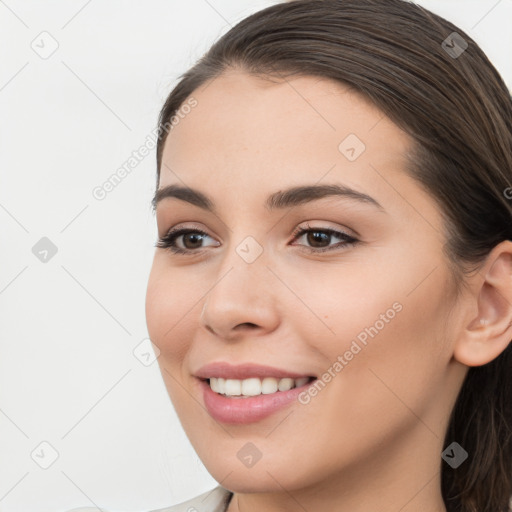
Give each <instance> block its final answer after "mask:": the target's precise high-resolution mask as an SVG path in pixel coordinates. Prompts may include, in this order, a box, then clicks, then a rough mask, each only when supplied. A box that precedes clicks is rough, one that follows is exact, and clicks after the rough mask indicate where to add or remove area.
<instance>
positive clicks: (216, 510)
mask: <svg viewBox="0 0 512 512" xmlns="http://www.w3.org/2000/svg"><path fill="white" fill-rule="evenodd" d="M232 496H233V493H232V492H231V491H228V490H227V489H224V488H223V487H222V486H220V485H219V486H217V487H215V488H214V489H212V490H210V491H207V492H205V493H203V494H200V495H199V496H196V497H195V498H192V499H190V500H187V501H184V502H183V503H179V504H178V505H174V506H172V507H169V508H161V509H158V510H153V511H152V512H225V511H226V509H227V507H228V504H229V501H230V500H231V497H232Z"/></svg>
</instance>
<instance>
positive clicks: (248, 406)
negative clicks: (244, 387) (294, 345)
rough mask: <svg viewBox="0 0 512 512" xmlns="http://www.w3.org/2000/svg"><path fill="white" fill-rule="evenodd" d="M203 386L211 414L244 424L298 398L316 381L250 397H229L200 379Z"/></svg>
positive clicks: (205, 400) (264, 416)
mask: <svg viewBox="0 0 512 512" xmlns="http://www.w3.org/2000/svg"><path fill="white" fill-rule="evenodd" d="M199 382H200V385H201V386H202V388H203V400H204V404H205V406H206V409H207V410H208V413H209V414H210V416H211V417H212V418H213V419H215V420H217V421H220V422H222V423H231V424H234V425H244V424H247V423H253V422H255V421H259V420H262V419H264V418H266V417H268V416H270V415H271V414H273V413H274V412H276V411H279V410H281V409H283V408H284V407H286V406H287V405H289V404H290V403H291V402H293V401H295V400H297V397H298V396H299V395H300V394H301V393H302V392H303V391H305V390H306V389H307V388H308V387H309V386H310V385H311V384H313V383H314V382H315V381H314V380H313V381H311V382H308V383H307V384H304V386H300V387H298V388H293V389H290V390H289V391H277V392H275V393H270V394H268V395H257V396H252V397H248V398H228V397H226V396H224V395H219V394H218V393H215V391H213V390H212V388H211V387H210V385H209V384H208V382H207V381H205V380H200V381H199Z"/></svg>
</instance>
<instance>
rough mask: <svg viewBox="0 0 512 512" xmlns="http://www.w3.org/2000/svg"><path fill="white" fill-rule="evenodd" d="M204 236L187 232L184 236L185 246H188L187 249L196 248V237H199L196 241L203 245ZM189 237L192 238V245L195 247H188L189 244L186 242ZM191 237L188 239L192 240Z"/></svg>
mask: <svg viewBox="0 0 512 512" xmlns="http://www.w3.org/2000/svg"><path fill="white" fill-rule="evenodd" d="M202 236H203V235H200V234H198V233H187V234H185V235H184V237H183V243H184V244H185V247H187V249H196V248H197V247H195V246H194V240H193V239H194V237H197V239H196V243H198V245H199V246H200V245H201V239H202ZM187 237H190V238H192V246H193V247H188V244H187V243H186V241H187ZM190 238H188V240H190Z"/></svg>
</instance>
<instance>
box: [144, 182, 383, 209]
mask: <svg viewBox="0 0 512 512" xmlns="http://www.w3.org/2000/svg"><path fill="white" fill-rule="evenodd" d="M332 196H341V197H345V198H348V199H353V200H356V201H359V202H362V203H366V204H369V205H372V206H374V207H376V208H378V209H379V210H382V211H384V208H383V207H382V206H381V204H380V203H379V202H378V201H377V200H376V199H374V198H373V197H371V196H369V195H367V194H365V193H363V192H359V191H357V190H354V189H353V188H350V187H348V186H346V185H338V184H329V185H303V186H297V187H292V188H289V189H286V190H279V191H277V192H274V193H273V194H271V195H270V196H269V197H268V198H267V200H266V201H265V208H267V209H268V210H270V211H273V210H277V209H279V210H282V209H285V208H291V207H293V206H299V205H302V204H305V203H309V202H311V201H316V200H318V199H322V198H324V197H332ZM172 197H174V198H176V199H180V200H181V201H185V202H187V203H190V204H193V205H195V206H198V207H199V208H202V209H204V210H206V211H209V212H212V213H215V214H216V213H217V212H216V208H215V203H214V202H213V201H212V200H211V199H210V198H209V197H208V196H206V195H205V194H204V193H203V192H200V191H199V190H196V189H194V188H190V187H185V186H182V185H167V186H165V187H162V188H159V189H158V190H157V191H156V193H155V196H154V197H153V199H152V201H151V204H152V205H153V210H156V207H157V205H158V203H159V202H160V201H162V200H163V199H167V198H172Z"/></svg>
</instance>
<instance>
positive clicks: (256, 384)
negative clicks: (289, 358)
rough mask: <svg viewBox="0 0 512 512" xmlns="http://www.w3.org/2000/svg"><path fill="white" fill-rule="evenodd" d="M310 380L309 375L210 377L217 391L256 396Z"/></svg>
mask: <svg viewBox="0 0 512 512" xmlns="http://www.w3.org/2000/svg"><path fill="white" fill-rule="evenodd" d="M308 381H309V377H301V378H300V379H291V378H288V377H286V378H284V379H275V378H274V377H265V378H264V379H259V378H258V377H252V378H250V379H244V380H238V379H223V378H222V377H219V378H215V377H211V378H210V387H211V388H212V390H213V391H215V392H216V393H221V394H223V395H227V396H240V395H242V396H256V395H260V394H264V395H268V394H270V393H275V392H276V391H277V390H279V391H288V390H290V389H292V388H294V387H300V386H304V384H306V383H307V382H308Z"/></svg>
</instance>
